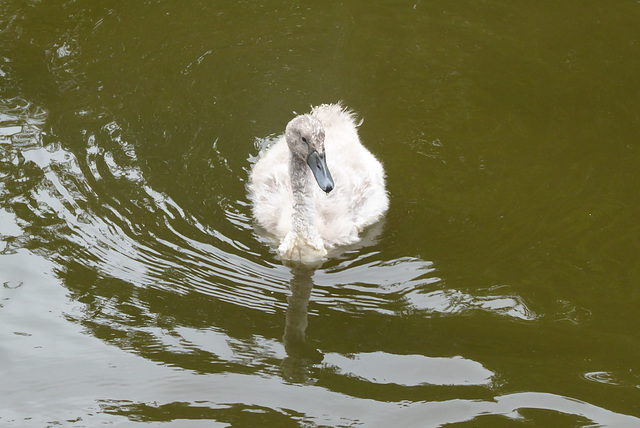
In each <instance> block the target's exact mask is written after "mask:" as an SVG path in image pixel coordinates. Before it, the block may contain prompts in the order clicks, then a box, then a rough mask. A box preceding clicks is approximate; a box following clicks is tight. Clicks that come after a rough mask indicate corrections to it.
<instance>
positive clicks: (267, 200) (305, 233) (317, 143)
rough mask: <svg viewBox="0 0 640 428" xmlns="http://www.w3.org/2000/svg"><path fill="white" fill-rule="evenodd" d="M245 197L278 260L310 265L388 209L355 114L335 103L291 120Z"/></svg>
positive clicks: (379, 175)
mask: <svg viewBox="0 0 640 428" xmlns="http://www.w3.org/2000/svg"><path fill="white" fill-rule="evenodd" d="M249 192H250V197H251V199H252V201H253V214H254V217H255V219H256V220H257V222H258V224H259V225H260V226H261V227H262V228H264V229H265V230H266V231H267V232H269V233H271V234H273V235H275V237H276V238H277V239H278V240H279V242H280V244H279V246H278V253H279V255H280V256H281V257H282V258H283V259H287V260H297V261H302V262H310V263H311V262H316V261H318V260H321V259H322V258H323V257H324V256H325V255H326V254H327V251H328V250H331V249H332V248H335V247H337V246H342V245H349V244H353V243H355V242H357V241H358V240H359V237H358V234H359V232H360V231H362V230H363V229H364V228H365V227H367V226H369V225H371V224H373V223H375V222H376V221H378V220H379V219H380V217H381V216H382V215H383V214H384V213H385V211H386V210H387V208H388V206H389V199H388V196H387V192H386V190H385V184H384V170H383V168H382V165H381V164H380V162H379V161H378V160H377V159H376V158H375V157H374V156H373V155H372V154H371V152H369V151H368V150H367V149H366V148H365V147H364V146H363V145H362V144H361V143H360V139H359V138H358V133H357V131H356V124H355V121H354V117H353V114H352V113H351V112H348V111H346V110H344V109H343V108H342V107H341V106H340V105H337V104H323V105H321V106H318V107H315V108H313V109H312V110H311V113H309V114H303V115H300V116H297V117H295V118H294V119H293V120H291V122H289V124H288V125H287V128H286V131H285V134H284V136H282V137H280V139H279V140H278V141H277V142H276V143H275V144H274V145H273V146H271V147H270V148H269V149H268V150H267V151H266V153H264V155H263V156H262V157H261V158H260V160H259V161H258V162H257V163H256V165H255V166H254V168H253V170H252V171H251V177H250V183H249Z"/></svg>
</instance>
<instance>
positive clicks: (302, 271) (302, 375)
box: [282, 264, 323, 382]
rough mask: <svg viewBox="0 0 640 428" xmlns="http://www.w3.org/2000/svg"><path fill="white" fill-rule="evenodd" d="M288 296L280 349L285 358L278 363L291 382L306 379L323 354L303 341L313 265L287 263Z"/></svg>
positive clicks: (306, 323)
mask: <svg viewBox="0 0 640 428" xmlns="http://www.w3.org/2000/svg"><path fill="white" fill-rule="evenodd" d="M290 267H291V273H292V274H293V277H292V278H291V282H290V288H291V295H290V296H289V297H288V298H287V301H288V306H287V312H286V319H285V327H284V336H283V342H284V348H285V351H286V352H287V357H286V358H285V359H284V361H283V362H282V369H283V374H284V377H285V378H286V379H287V380H290V381H294V382H304V381H306V380H307V379H308V369H309V367H310V366H311V365H313V364H318V363H320V362H322V359H323V354H322V353H321V352H320V351H318V350H317V349H316V348H315V347H313V346H311V345H309V344H308V343H307V338H306V330H307V325H308V324H309V321H308V315H309V298H310V297H311V290H312V289H313V273H314V272H315V269H314V268H311V267H307V266H304V265H301V264H300V265H296V266H293V265H290Z"/></svg>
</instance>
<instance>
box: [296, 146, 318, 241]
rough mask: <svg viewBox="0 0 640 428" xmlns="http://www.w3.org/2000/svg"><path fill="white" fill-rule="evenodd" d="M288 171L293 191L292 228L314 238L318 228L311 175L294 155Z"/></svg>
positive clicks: (300, 234) (297, 232) (302, 162)
mask: <svg viewBox="0 0 640 428" xmlns="http://www.w3.org/2000/svg"><path fill="white" fill-rule="evenodd" d="M289 173H290V174H291V187H292V189H291V190H292V191H293V213H292V218H291V226H292V229H293V230H294V232H295V233H296V234H297V235H299V236H303V237H307V236H308V237H311V238H315V237H317V235H318V229H317V225H316V207H315V203H314V201H313V187H312V186H313V184H314V183H313V177H312V176H311V174H310V171H309V167H308V166H307V164H306V163H305V162H304V161H303V160H301V159H299V158H297V157H295V156H291V160H290V163H289Z"/></svg>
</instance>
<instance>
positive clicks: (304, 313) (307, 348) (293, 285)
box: [282, 218, 385, 382]
mask: <svg viewBox="0 0 640 428" xmlns="http://www.w3.org/2000/svg"><path fill="white" fill-rule="evenodd" d="M384 223H385V221H384V218H382V219H380V221H378V223H376V224H374V225H372V226H370V227H369V228H367V229H366V230H365V231H364V233H363V234H362V236H361V239H360V241H359V242H357V243H355V244H352V245H350V246H346V247H341V248H338V249H334V250H333V251H332V252H330V253H329V254H328V256H329V257H332V258H339V257H341V256H342V255H344V254H345V253H347V252H350V251H358V250H360V249H362V248H364V247H368V246H371V245H374V244H375V243H377V241H378V237H379V236H380V234H381V233H382V230H383V227H384ZM284 263H285V265H286V266H288V267H289V268H290V269H291V274H292V278H291V281H290V283H289V289H290V290H291V295H290V296H289V297H288V298H287V301H288V306H287V315H286V319H285V327H284V337H283V341H284V348H285V351H286V353H287V357H286V358H285V359H284V361H283V362H282V367H283V372H284V376H285V378H287V379H288V380H290V381H292V382H306V381H307V380H308V378H309V367H311V366H312V365H314V364H317V363H320V362H322V360H323V358H324V356H323V354H322V352H320V351H318V350H317V349H315V348H314V347H313V346H311V345H309V344H308V343H307V338H306V330H307V325H308V314H309V311H308V308H309V298H310V297H311V290H312V289H313V285H314V284H313V275H314V273H315V272H316V270H318V269H319V268H320V267H321V266H322V264H323V262H322V261H318V262H317V263H316V264H303V263H300V262H292V261H286V262H284Z"/></svg>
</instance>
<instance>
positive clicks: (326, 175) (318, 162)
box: [307, 150, 335, 193]
mask: <svg viewBox="0 0 640 428" xmlns="http://www.w3.org/2000/svg"><path fill="white" fill-rule="evenodd" d="M307 163H308V164H309V168H311V172H313V176H314V177H315V178H316V181H317V182H318V186H320V188H321V189H322V190H323V191H324V192H325V193H329V192H330V191H332V190H333V188H334V187H335V185H334V184H333V178H332V177H331V173H330V172H329V168H327V161H326V159H325V155H324V153H322V154H320V153H318V152H317V151H316V150H314V151H312V152H311V154H310V155H309V157H308V158H307Z"/></svg>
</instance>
